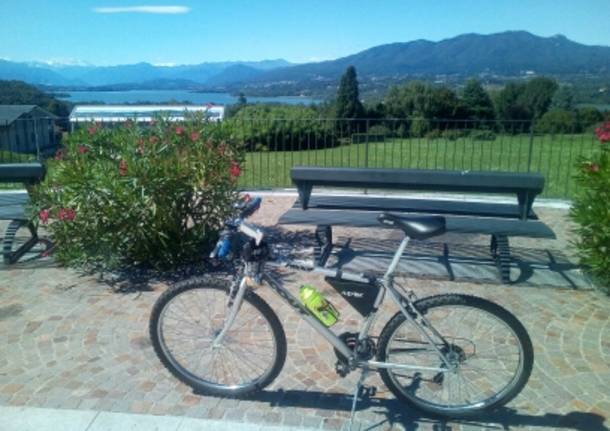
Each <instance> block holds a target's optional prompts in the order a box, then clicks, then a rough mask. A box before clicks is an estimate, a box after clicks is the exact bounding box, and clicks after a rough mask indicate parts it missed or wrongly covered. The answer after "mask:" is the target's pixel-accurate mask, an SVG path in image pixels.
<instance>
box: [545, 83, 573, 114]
mask: <svg viewBox="0 0 610 431" xmlns="http://www.w3.org/2000/svg"><path fill="white" fill-rule="evenodd" d="M550 109H552V110H560V111H572V110H574V92H573V91H572V88H571V87H568V86H567V85H562V86H561V87H559V89H558V90H557V91H556V92H555V94H554V95H553V99H552V100H551V107H550Z"/></svg>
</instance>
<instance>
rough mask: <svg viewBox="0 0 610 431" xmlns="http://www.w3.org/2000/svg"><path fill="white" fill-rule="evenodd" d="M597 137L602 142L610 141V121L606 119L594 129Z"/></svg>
mask: <svg viewBox="0 0 610 431" xmlns="http://www.w3.org/2000/svg"><path fill="white" fill-rule="evenodd" d="M595 134H596V135H597V139H599V141H600V142H601V143H602V144H603V143H606V142H610V121H606V122H605V123H604V124H602V125H601V126H599V127H598V128H597V129H595Z"/></svg>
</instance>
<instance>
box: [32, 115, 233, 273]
mask: <svg viewBox="0 0 610 431" xmlns="http://www.w3.org/2000/svg"><path fill="white" fill-rule="evenodd" d="M220 128H221V126H220V125H216V124H210V123H206V122H205V121H203V120H200V119H191V120H189V121H186V122H185V123H181V124H179V125H176V124H174V123H171V122H168V121H165V120H162V119H161V120H159V121H157V122H155V124H154V125H153V126H152V127H150V128H139V127H136V126H135V125H133V124H131V123H127V124H126V125H125V126H123V127H120V128H115V129H107V128H100V127H98V126H96V125H91V126H89V127H86V128H81V129H78V130H77V131H75V132H74V133H71V134H70V135H69V136H68V137H67V139H65V140H64V148H63V149H62V150H60V151H58V153H57V154H56V156H55V158H54V159H53V160H49V162H48V164H49V174H48V176H47V178H46V180H45V182H44V183H43V184H41V185H40V186H39V187H38V189H37V190H36V191H35V193H34V200H35V204H36V206H37V209H38V216H39V219H40V223H42V224H44V225H46V226H47V228H48V229H49V231H50V233H51V235H52V237H53V240H54V242H55V244H56V249H55V250H56V257H57V259H58V260H59V261H60V262H62V263H65V264H70V265H84V266H89V267H92V268H95V269H102V270H103V269H114V268H117V267H128V266H130V265H144V266H150V267H154V268H157V269H165V268H169V267H175V266H176V265H179V264H181V263H184V262H187V261H191V260H194V259H199V258H200V257H201V251H202V249H203V248H205V247H206V246H209V245H210V244H211V243H212V241H214V240H215V238H216V235H217V230H218V228H219V227H220V226H221V223H222V221H223V220H224V219H225V218H226V217H227V216H228V215H229V214H230V212H231V211H232V207H233V203H234V201H235V199H236V198H237V194H236V192H235V185H236V182H237V177H239V175H240V174H241V168H240V162H241V151H240V149H239V148H238V146H237V144H236V143H235V142H233V141H231V140H230V139H224V138H222V137H221V136H223V135H222V134H221V133H220V132H221V130H220Z"/></svg>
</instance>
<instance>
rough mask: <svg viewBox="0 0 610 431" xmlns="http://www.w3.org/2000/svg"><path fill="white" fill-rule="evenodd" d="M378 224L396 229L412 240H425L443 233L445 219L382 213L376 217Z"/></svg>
mask: <svg viewBox="0 0 610 431" xmlns="http://www.w3.org/2000/svg"><path fill="white" fill-rule="evenodd" d="M377 220H379V223H381V224H384V225H387V226H393V227H397V228H400V229H402V230H403V232H404V233H405V235H407V236H408V237H409V238H413V239H426V238H431V237H433V236H436V235H440V234H442V233H445V217H440V216H423V217H418V216H403V215H398V214H393V213H389V212H384V213H381V214H380V215H379V217H377Z"/></svg>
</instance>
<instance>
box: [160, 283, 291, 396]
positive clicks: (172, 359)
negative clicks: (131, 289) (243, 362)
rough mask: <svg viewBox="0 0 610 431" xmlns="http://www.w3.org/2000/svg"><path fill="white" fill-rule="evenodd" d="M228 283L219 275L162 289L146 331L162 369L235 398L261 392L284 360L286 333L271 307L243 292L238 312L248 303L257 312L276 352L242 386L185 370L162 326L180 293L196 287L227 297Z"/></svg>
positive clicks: (208, 390)
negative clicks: (256, 374) (162, 366)
mask: <svg viewBox="0 0 610 431" xmlns="http://www.w3.org/2000/svg"><path fill="white" fill-rule="evenodd" d="M229 283H230V281H229V280H227V279H223V278H219V277H203V278H195V279H190V280H185V281H182V282H179V283H177V284H175V285H174V286H173V287H171V288H170V289H168V290H167V291H165V292H164V293H163V294H162V295H161V296H160V297H159V298H158V299H157V301H156V302H155V305H154V307H153V310H152V313H151V316H150V322H149V331H150V338H151V341H152V345H153V348H154V350H155V353H156V354H157V356H158V357H159V359H160V360H161V362H162V363H163V365H164V366H165V368H167V369H168V370H169V371H170V372H171V373H172V374H173V375H174V376H175V377H176V378H177V379H178V380H180V381H181V382H183V383H185V384H186V385H188V386H190V387H191V388H193V389H194V390H195V391H196V392H198V393H201V394H209V395H217V396H225V397H235V396H244V395H248V394H251V393H254V392H257V391H260V390H261V389H263V388H264V387H265V386H267V385H269V384H270V383H271V382H272V381H273V380H274V379H275V378H276V377H277V376H278V374H279V373H280V371H281V370H282V368H283V366H284V363H285V361H286V335H285V333H284V329H283V327H282V325H281V323H280V321H279V319H278V317H277V315H276V314H275V312H274V311H273V310H272V309H271V307H270V306H269V305H268V304H267V303H266V302H265V301H264V300H263V299H262V298H260V297H259V296H258V295H256V294H255V293H254V292H252V291H251V290H247V291H246V293H245V295H244V302H243V303H242V308H241V309H240V311H239V313H241V312H242V310H243V308H244V305H245V304H248V305H249V306H251V307H252V309H253V310H256V311H257V312H258V313H260V317H262V318H263V319H265V321H266V322H267V323H268V325H269V329H270V331H271V334H272V335H273V344H274V348H275V355H274V356H273V361H272V363H271V364H270V366H269V367H268V368H265V372H264V373H262V374H261V375H260V376H257V377H256V378H255V379H253V380H252V381H250V382H247V383H244V384H241V385H228V384H227V385H223V384H220V383H218V382H211V381H208V380H205V379H203V378H201V377H199V376H197V375H196V374H195V373H194V372H193V371H192V370H189V369H187V368H186V367H185V366H184V364H182V363H180V362H179V361H178V360H177V358H176V356H175V354H174V353H172V352H171V350H170V349H169V348H168V346H167V342H166V340H165V339H164V333H163V326H162V323H163V320H164V311H165V310H166V307H168V305H169V304H171V303H172V301H174V300H176V298H177V297H179V296H180V295H185V294H187V293H189V292H190V293H193V291H195V290H197V292H198V293H205V294H210V293H214V292H216V293H217V292H219V291H220V292H222V293H224V294H226V295H225V296H227V295H228V286H229ZM204 291H209V292H204ZM203 311H205V310H202V312H203ZM239 313H238V318H239ZM189 316H190V313H189ZM208 317H210V316H208ZM184 322H185V323H188V322H186V320H184ZM236 322H237V320H236ZM261 323H262V321H261ZM235 325H236V323H234V325H233V327H235ZM233 327H232V329H233ZM232 329H230V330H229V332H228V333H230V332H231V330H232ZM228 333H227V334H228ZM211 337H213V335H211ZM225 339H226V337H225ZM246 348H247V347H246ZM223 366H224V365H223Z"/></svg>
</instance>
